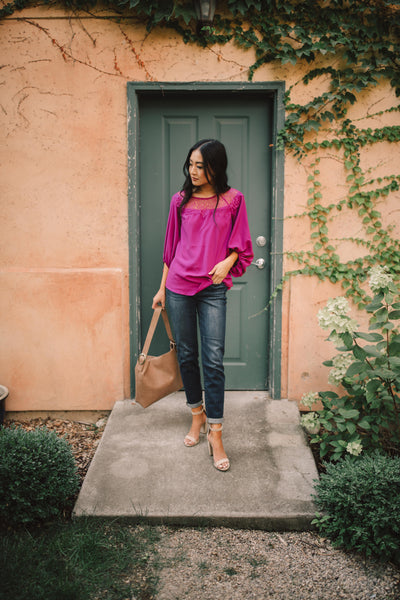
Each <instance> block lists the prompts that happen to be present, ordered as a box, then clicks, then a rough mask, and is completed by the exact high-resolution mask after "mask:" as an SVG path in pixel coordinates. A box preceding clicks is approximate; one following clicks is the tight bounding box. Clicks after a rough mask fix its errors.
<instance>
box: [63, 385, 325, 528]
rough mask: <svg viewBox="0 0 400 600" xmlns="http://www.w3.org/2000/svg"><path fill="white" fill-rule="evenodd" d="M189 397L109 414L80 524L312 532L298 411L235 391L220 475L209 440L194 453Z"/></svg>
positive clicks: (82, 498) (125, 406)
mask: <svg viewBox="0 0 400 600" xmlns="http://www.w3.org/2000/svg"><path fill="white" fill-rule="evenodd" d="M189 427H190V412H189V411H188V409H187V408H186V406H185V398H184V394H183V392H178V393H176V394H171V395H170V396H168V397H167V398H164V399H162V400H160V401H159V402H157V403H156V404H154V405H153V406H151V407H149V408H147V409H143V408H141V407H140V406H139V405H132V402H131V401H130V400H125V401H120V402H117V403H116V404H115V407H114V409H113V411H112V413H111V415H110V418H109V420H108V423H107V426H106V429H105V431H104V434H103V437H102V439H101V442H100V444H99V447H98V449H97V452H96V454H95V457H94V459H93V461H92V463H91V465H90V468H89V471H88V473H87V476H86V478H85V481H84V483H83V486H82V489H81V492H80V494H79V497H78V500H77V502H76V505H75V509H74V516H76V517H79V516H84V515H88V516H96V517H100V516H101V517H126V518H129V519H132V520H135V521H138V520H140V519H145V520H146V521H148V522H149V521H150V522H153V523H170V524H178V525H192V526H196V525H220V526H221V525H222V526H230V527H241V528H246V527H255V528H262V529H267V530H303V529H308V528H310V522H311V520H312V518H313V516H314V511H315V509H314V505H313V503H312V501H311V494H312V493H313V480H314V479H316V478H317V477H318V474H317V470H316V467H315V463H314V459H313V456H312V453H311V450H310V449H309V447H308V445H307V443H306V440H305V436H304V433H303V431H302V429H301V427H300V425H299V411H298V408H297V405H296V403H294V402H288V401H287V400H268V399H267V396H266V394H265V392H227V393H226V399H225V422H224V445H225V450H226V453H227V455H228V456H229V458H230V461H231V468H230V470H229V471H228V472H226V473H220V472H218V471H217V470H216V469H215V468H214V467H213V466H212V459H211V457H209V455H208V449H207V442H206V438H205V436H204V435H202V436H201V441H200V444H198V445H197V446H195V447H193V448H186V447H185V446H184V444H183V438H184V436H185V434H186V433H187V431H188V429H189Z"/></svg>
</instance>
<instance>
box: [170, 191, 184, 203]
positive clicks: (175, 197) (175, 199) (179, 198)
mask: <svg viewBox="0 0 400 600" xmlns="http://www.w3.org/2000/svg"><path fill="white" fill-rule="evenodd" d="M182 199H183V192H176V193H175V194H174V195H173V196H172V198H171V204H176V205H177V206H179V205H180V203H181V202H182Z"/></svg>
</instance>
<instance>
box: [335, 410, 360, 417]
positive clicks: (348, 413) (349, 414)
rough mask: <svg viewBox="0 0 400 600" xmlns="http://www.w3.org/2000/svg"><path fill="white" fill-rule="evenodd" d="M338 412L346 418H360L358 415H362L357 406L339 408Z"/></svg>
mask: <svg viewBox="0 0 400 600" xmlns="http://www.w3.org/2000/svg"><path fill="white" fill-rule="evenodd" d="M338 412H339V414H341V415H342V417H344V418H345V419H358V417H359V416H360V411H358V410H357V409H355V408H350V409H345V408H339V410H338Z"/></svg>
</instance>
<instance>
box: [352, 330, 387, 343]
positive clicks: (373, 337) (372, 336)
mask: <svg viewBox="0 0 400 600" xmlns="http://www.w3.org/2000/svg"><path fill="white" fill-rule="evenodd" d="M355 336H356V337H358V338H361V339H362V340H365V341H366V342H380V341H382V340H383V336H382V335H381V334H380V333H362V332H361V331H357V333H356V334H355Z"/></svg>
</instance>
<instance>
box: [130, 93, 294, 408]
mask: <svg viewBox="0 0 400 600" xmlns="http://www.w3.org/2000/svg"><path fill="white" fill-rule="evenodd" d="M199 91H202V92H214V93H215V94H219V93H223V92H234V93H236V94H246V93H252V94H255V93H259V94H260V95H264V96H265V95H268V96H269V97H270V98H271V99H272V100H273V115H272V144H273V146H272V161H271V173H272V189H271V195H272V206H271V249H270V253H271V269H270V290H271V293H272V292H273V291H274V290H275V289H276V287H277V285H279V284H280V283H281V280H282V268H283V214H284V211H283V201H284V151H283V150H278V149H277V148H276V137H277V132H278V131H280V129H282V127H283V126H284V123H285V110H284V103H283V97H284V93H285V82H284V81H272V82H257V83H252V82H204V83H203V82H190V83H184V82H128V84H127V95H128V227H129V242H128V243H129V299H130V301H129V330H130V331H129V333H130V377H131V397H132V398H133V397H134V394H135V370H134V369H135V364H136V360H137V357H138V354H139V352H140V349H141V347H142V343H143V340H142V339H141V332H140V331H141V327H140V325H141V323H140V319H141V304H140V303H141V298H140V293H139V291H140V289H141V281H140V262H141V252H140V194H139V186H140V182H139V152H138V149H139V118H140V115H139V96H140V94H142V93H146V94H148V93H154V94H160V93H168V92H175V93H180V94H181V95H183V94H185V93H186V94H191V93H195V92H199ZM160 277H161V271H160ZM269 327H270V329H269V331H270V335H269V348H268V352H269V372H268V382H269V386H268V392H269V395H270V397H271V398H273V399H280V397H281V339H282V295H281V293H278V294H277V295H276V297H275V298H274V299H273V301H272V302H271V305H270V307H269Z"/></svg>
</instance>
